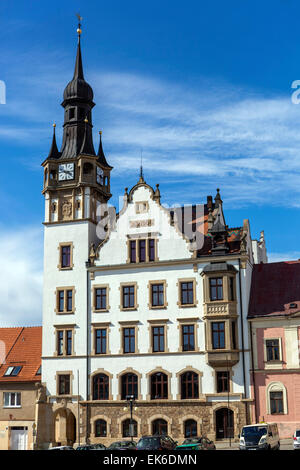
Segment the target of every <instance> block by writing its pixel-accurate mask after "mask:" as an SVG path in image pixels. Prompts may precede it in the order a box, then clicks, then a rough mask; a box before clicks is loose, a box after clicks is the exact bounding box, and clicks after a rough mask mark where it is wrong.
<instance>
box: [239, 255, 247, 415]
mask: <svg viewBox="0 0 300 470" xmlns="http://www.w3.org/2000/svg"><path fill="white" fill-rule="evenodd" d="M239 288H240V313H241V333H242V361H243V381H244V396H245V398H247V387H246V372H245V343H244V321H243V298H242V283H241V259H240V258H239ZM246 423H248V406H247V405H246Z"/></svg>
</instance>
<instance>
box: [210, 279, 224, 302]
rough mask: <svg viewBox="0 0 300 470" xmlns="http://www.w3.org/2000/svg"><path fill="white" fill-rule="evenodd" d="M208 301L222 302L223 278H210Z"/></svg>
mask: <svg viewBox="0 0 300 470" xmlns="http://www.w3.org/2000/svg"><path fill="white" fill-rule="evenodd" d="M209 287H210V300H223V278H222V277H212V278H210V280H209Z"/></svg>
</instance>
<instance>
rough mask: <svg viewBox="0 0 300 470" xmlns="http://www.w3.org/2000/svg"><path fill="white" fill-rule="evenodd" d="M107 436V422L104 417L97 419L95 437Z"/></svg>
mask: <svg viewBox="0 0 300 470" xmlns="http://www.w3.org/2000/svg"><path fill="white" fill-rule="evenodd" d="M106 436H107V424H106V421H104V419H97V421H96V422H95V437H106Z"/></svg>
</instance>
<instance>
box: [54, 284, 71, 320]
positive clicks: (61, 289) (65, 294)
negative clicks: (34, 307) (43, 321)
mask: <svg viewBox="0 0 300 470" xmlns="http://www.w3.org/2000/svg"><path fill="white" fill-rule="evenodd" d="M62 292H63V304H64V308H63V310H60V302H61V299H60V294H61V293H62ZM68 292H72V309H71V310H68V300H69V299H68ZM75 293H76V289H75V287H74V286H64V287H57V288H56V291H55V296H56V308H55V313H56V314H57V315H72V314H74V313H75V311H76V308H75Z"/></svg>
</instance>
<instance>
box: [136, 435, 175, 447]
mask: <svg viewBox="0 0 300 470" xmlns="http://www.w3.org/2000/svg"><path fill="white" fill-rule="evenodd" d="M176 446H177V442H175V441H173V439H172V438H171V437H170V436H166V435H162V436H143V437H141V438H140V440H139V442H138V443H137V450H173V449H175V448H176Z"/></svg>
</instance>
